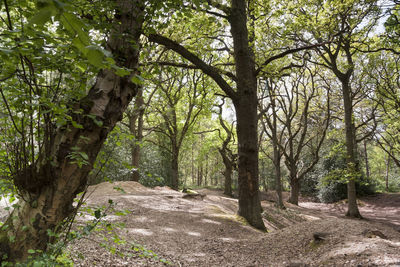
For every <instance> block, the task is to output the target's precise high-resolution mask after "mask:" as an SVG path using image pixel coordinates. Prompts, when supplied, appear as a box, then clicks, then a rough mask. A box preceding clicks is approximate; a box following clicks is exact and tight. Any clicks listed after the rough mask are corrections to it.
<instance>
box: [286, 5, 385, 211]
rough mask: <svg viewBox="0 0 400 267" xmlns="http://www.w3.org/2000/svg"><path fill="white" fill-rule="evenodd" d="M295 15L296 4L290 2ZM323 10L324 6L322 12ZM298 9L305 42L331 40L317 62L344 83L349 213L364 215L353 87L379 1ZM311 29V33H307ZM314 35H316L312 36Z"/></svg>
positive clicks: (320, 49)
mask: <svg viewBox="0 0 400 267" xmlns="http://www.w3.org/2000/svg"><path fill="white" fill-rule="evenodd" d="M289 9H290V10H291V11H292V12H290V11H289V12H288V13H289V14H290V15H295V14H294V13H295V12H294V10H295V7H294V6H290V7H289ZM320 10H323V11H322V12H320ZM298 11H299V12H298V13H296V16H297V21H298V25H297V26H298V27H301V28H298V29H297V35H296V38H298V39H299V40H301V41H303V42H304V43H306V44H307V43H310V42H312V39H313V40H319V42H320V43H321V42H322V40H324V39H325V40H329V41H330V42H329V44H324V45H321V46H319V47H318V48H316V51H317V53H318V56H319V59H320V60H321V61H320V62H315V63H316V64H319V65H322V66H325V67H326V68H327V69H329V70H331V71H332V73H333V74H334V75H335V76H336V77H337V79H338V80H339V82H340V84H341V87H342V88H341V89H342V90H341V91H342V92H341V93H342V99H343V106H344V121H345V130H346V151H347V154H346V157H347V158H346V160H347V177H348V182H347V194H348V210H347V214H346V215H347V216H350V217H359V218H361V215H360V212H359V210H358V206H357V201H356V179H357V178H358V177H359V176H360V166H359V160H358V153H357V140H356V126H355V124H354V117H353V116H354V105H355V104H356V101H355V95H356V94H355V92H354V91H353V88H352V77H353V74H354V71H355V69H356V67H355V62H354V61H355V54H356V53H357V51H358V50H357V47H362V46H363V43H364V41H365V40H366V38H368V33H370V32H371V30H372V28H373V27H374V26H375V25H376V21H377V19H378V16H377V14H378V13H379V8H378V7H377V3H376V1H374V0H372V1H370V0H366V1H361V2H360V1H348V2H346V3H341V2H336V1H331V2H326V3H319V4H317V5H314V4H312V5H311V6H308V8H307V7H302V8H299V10H298ZM311 14H313V15H311ZM304 32H307V34H304ZM310 36H312V38H311V39H310Z"/></svg>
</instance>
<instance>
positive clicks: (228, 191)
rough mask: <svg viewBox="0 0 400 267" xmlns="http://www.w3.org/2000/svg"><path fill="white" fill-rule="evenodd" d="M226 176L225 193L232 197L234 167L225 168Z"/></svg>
mask: <svg viewBox="0 0 400 267" xmlns="http://www.w3.org/2000/svg"><path fill="white" fill-rule="evenodd" d="M224 178H225V181H224V194H225V195H227V196H230V197H232V196H233V195H232V168H225V171H224Z"/></svg>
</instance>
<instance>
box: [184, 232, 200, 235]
mask: <svg viewBox="0 0 400 267" xmlns="http://www.w3.org/2000/svg"><path fill="white" fill-rule="evenodd" d="M186 233H187V234H188V235H191V236H201V234H200V233H198V232H186Z"/></svg>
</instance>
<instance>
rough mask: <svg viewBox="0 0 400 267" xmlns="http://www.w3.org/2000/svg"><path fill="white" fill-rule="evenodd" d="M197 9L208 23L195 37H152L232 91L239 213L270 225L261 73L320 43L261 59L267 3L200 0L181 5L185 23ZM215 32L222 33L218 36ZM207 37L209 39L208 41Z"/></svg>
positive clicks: (228, 92) (229, 93)
mask: <svg viewBox="0 0 400 267" xmlns="http://www.w3.org/2000/svg"><path fill="white" fill-rule="evenodd" d="M259 9H261V10H259ZM193 10H194V12H196V15H197V16H196V22H197V21H198V20H202V22H203V24H195V25H201V26H200V27H201V29H202V30H203V31H202V32H200V31H199V29H197V31H196V34H195V35H196V36H193V35H191V38H184V40H185V41H179V40H182V37H183V36H182V34H183V32H180V36H178V37H176V39H178V41H175V40H173V37H172V38H167V37H166V36H165V35H161V34H155V33H154V32H152V31H150V32H148V33H147V34H146V35H147V37H148V39H149V40H150V41H152V42H154V43H158V44H160V45H163V46H165V47H166V48H168V49H171V50H173V51H175V52H176V53H178V54H180V55H181V56H182V57H183V58H185V59H186V60H187V61H189V62H190V63H191V64H192V65H188V64H185V63H183V64H182V63H175V64H174V65H179V66H182V67H188V68H197V69H200V70H202V71H203V73H205V74H207V75H208V76H210V77H211V78H212V79H213V80H214V82H215V83H216V84H217V85H218V86H219V88H220V89H221V90H222V91H223V92H224V93H225V94H226V96H228V97H229V98H231V99H232V102H233V105H234V107H235V112H236V118H237V125H236V129H237V137H238V174H239V178H238V180H239V181H238V182H239V212H238V213H239V215H241V216H243V217H244V218H245V219H246V220H247V221H248V222H249V223H250V225H252V226H254V227H256V228H258V229H262V230H264V229H265V225H264V223H263V221H262V218H261V205H260V199H259V194H258V192H259V181H258V140H257V139H258V134H257V130H258V127H257V123H258V121H257V102H258V99H257V77H258V76H259V75H260V73H261V72H262V71H263V70H264V69H265V68H266V67H267V66H268V65H270V64H271V62H274V61H275V60H277V59H280V58H283V57H285V56H287V55H289V54H291V53H295V52H298V51H302V50H305V49H311V48H313V47H315V46H318V44H313V45H307V46H304V47H295V48H293V49H285V50H284V51H283V52H280V53H276V50H273V52H272V54H269V53H268V54H267V57H265V55H266V53H257V55H262V57H261V58H256V56H255V52H256V51H257V49H256V47H255V46H256V40H255V38H256V29H255V26H256V20H257V19H256V15H257V14H258V13H260V14H259V15H260V16H259V18H265V17H266V16H265V14H264V15H263V14H261V13H264V12H267V10H268V7H267V6H265V5H263V4H262V3H259V2H257V1H244V0H232V1H231V3H230V4H224V3H220V2H217V1H212V0H208V1H203V2H201V1H200V2H196V3H194V4H188V5H187V8H186V9H181V12H184V14H190V15H188V16H184V15H183V17H184V18H183V20H184V21H183V22H184V23H185V24H184V25H187V24H189V25H190V22H191V21H188V18H190V17H192V18H193V14H192V12H193ZM181 14H182V13H181ZM206 21H207V22H206ZM266 23H268V22H267V21H266V20H262V21H260V22H259V23H258V24H259V25H265V24H266ZM248 24H249V25H250V26H249V27H248ZM179 25H180V24H179ZM228 27H229V28H230V35H229V36H227V35H226V33H227V32H228ZM181 28H182V27H181ZM189 28H190V27H189ZM167 32H169V33H170V35H173V32H174V31H173V30H170V31H168V30H167ZM215 33H218V34H219V35H218V36H215ZM188 34H190V33H188ZM221 37H222V38H221ZM204 40H208V41H209V42H208V43H205V42H204ZM228 40H229V41H228ZM232 44H233V46H232ZM201 46H203V47H201ZM204 47H205V48H206V49H204ZM195 49H198V50H200V51H207V53H206V54H202V56H199V53H198V51H196V50H195ZM195 51H196V52H195ZM212 52H218V54H215V57H214V54H213V53H212ZM258 52H259V51H258ZM206 56H208V58H207V57H206ZM232 56H233V58H232ZM208 62H210V63H208ZM256 63H257V67H256Z"/></svg>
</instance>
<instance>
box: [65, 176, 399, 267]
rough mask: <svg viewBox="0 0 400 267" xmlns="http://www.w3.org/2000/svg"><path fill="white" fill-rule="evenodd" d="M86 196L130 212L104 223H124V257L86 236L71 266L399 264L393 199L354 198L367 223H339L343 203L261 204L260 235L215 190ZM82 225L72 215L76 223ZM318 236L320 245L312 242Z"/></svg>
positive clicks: (132, 187)
mask: <svg viewBox="0 0 400 267" xmlns="http://www.w3.org/2000/svg"><path fill="white" fill-rule="evenodd" d="M113 187H118V188H123V189H124V192H121V190H115V189H113ZM90 192H91V194H90V197H89V199H88V206H93V207H96V206H99V205H106V204H107V202H108V200H109V199H112V200H113V201H114V202H115V203H116V206H115V210H129V211H130V214H128V215H126V216H121V217H119V216H115V215H111V214H110V215H109V216H107V217H105V221H107V222H109V223H116V222H123V223H125V227H124V228H121V229H118V230H115V232H118V234H119V236H120V237H123V238H124V239H125V240H126V241H127V243H124V244H121V245H119V246H118V250H117V252H118V251H119V252H121V253H123V254H124V255H118V253H115V254H113V253H110V252H109V250H107V249H105V248H103V247H102V245H101V242H104V241H103V240H104V237H108V238H112V237H113V234H112V231H111V232H110V233H108V234H107V233H105V231H98V232H93V233H92V234H91V235H90V236H89V237H87V238H83V239H81V240H79V242H76V243H75V244H72V245H71V246H70V247H69V251H70V255H71V256H73V257H74V258H75V264H76V265H77V266H166V265H167V264H165V263H163V262H161V261H160V259H163V260H166V261H168V262H169V265H171V266H400V232H399V231H398V230H399V229H398V228H397V225H398V222H399V212H400V208H399V203H400V195H399V194H388V195H387V194H384V195H377V196H375V197H371V198H368V199H364V200H362V201H361V207H360V209H361V212H362V213H363V215H364V216H365V217H366V218H368V219H367V220H351V219H347V218H345V217H343V216H342V215H343V210H342V209H343V205H344V203H342V204H341V203H339V204H336V206H335V205H334V204H332V205H325V204H320V203H311V202H302V203H301V204H300V206H299V207H296V206H293V205H290V204H287V206H288V209H287V210H286V211H280V210H277V209H276V208H275V207H274V205H273V203H272V202H268V201H263V203H262V204H263V208H264V210H265V214H266V215H265V218H268V220H265V223H266V225H267V227H268V229H269V232H268V233H262V232H260V231H258V230H255V229H253V228H252V227H249V226H248V225H246V223H245V222H244V221H243V220H242V219H241V218H240V217H238V216H237V215H236V211H237V200H235V199H231V198H227V197H225V196H223V195H222V194H221V193H220V192H219V191H211V190H205V189H204V190H199V193H201V194H202V195H201V196H197V197H195V198H185V194H183V193H180V192H176V191H173V190H171V189H169V188H155V189H149V188H145V187H143V186H141V185H140V184H137V183H134V182H118V183H115V184H109V183H102V184H100V185H98V186H97V187H92V188H90ZM90 219H91V218H89V217H88V216H87V215H85V216H83V217H78V220H77V224H78V225H79V224H81V225H83V224H85V223H86V222H87V220H90ZM318 232H322V233H323V234H324V237H323V238H324V240H322V241H319V242H314V241H313V240H314V239H313V234H314V233H318ZM111 243H112V242H111ZM144 248H146V249H147V250H151V252H148V251H147V252H146V250H145V249H144ZM153 253H154V254H156V255H157V256H156V257H155V256H154V254H153Z"/></svg>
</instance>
